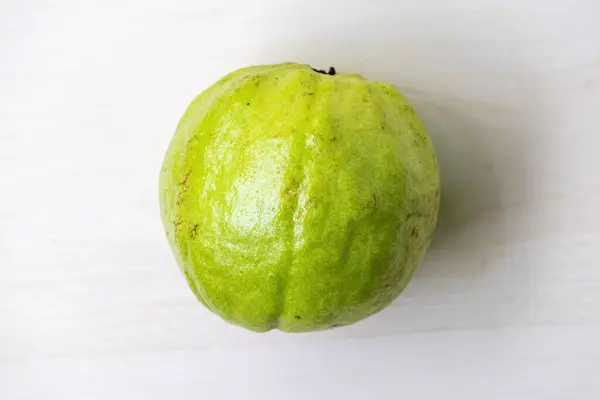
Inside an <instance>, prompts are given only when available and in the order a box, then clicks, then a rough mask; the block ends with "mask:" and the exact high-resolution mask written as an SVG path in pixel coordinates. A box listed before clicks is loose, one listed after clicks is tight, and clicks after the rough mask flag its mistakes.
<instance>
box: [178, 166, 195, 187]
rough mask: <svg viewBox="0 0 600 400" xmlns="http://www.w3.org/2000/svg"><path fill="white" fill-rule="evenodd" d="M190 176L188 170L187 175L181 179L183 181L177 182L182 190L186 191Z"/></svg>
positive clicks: (190, 172)
mask: <svg viewBox="0 0 600 400" xmlns="http://www.w3.org/2000/svg"><path fill="white" fill-rule="evenodd" d="M191 174H192V170H191V169H190V170H189V171H188V173H187V174H185V176H184V177H183V179H182V180H181V181H180V182H179V184H180V185H181V186H183V187H184V190H185V189H187V181H188V178H189V177H190V175H191Z"/></svg>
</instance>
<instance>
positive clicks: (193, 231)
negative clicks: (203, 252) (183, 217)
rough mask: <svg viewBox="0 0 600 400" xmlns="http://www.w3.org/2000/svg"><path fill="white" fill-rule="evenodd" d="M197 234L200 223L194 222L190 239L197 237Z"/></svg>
mask: <svg viewBox="0 0 600 400" xmlns="http://www.w3.org/2000/svg"><path fill="white" fill-rule="evenodd" d="M197 235H198V224H194V226H192V228H191V229H190V239H194V238H196V236H197Z"/></svg>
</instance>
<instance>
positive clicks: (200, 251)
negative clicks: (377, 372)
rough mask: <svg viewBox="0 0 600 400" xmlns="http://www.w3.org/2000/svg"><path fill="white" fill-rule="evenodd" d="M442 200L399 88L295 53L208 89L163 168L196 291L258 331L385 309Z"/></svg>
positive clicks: (167, 213)
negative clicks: (317, 65)
mask: <svg viewBox="0 0 600 400" xmlns="http://www.w3.org/2000/svg"><path fill="white" fill-rule="evenodd" d="M438 204H439V171H438V165H437V160H436V155H435V151H434V149H433V146H432V143H431V141H430V138H429V136H428V134H427V132H426V130H425V127H424V126H423V124H422V122H421V121H420V119H419V118H418V116H417V115H416V113H415V111H414V110H413V108H412V106H411V105H410V104H409V103H408V102H407V100H406V99H405V98H404V97H403V96H402V95H401V94H400V92H399V91H398V90H397V89H396V88H395V87H393V86H392V85H390V84H386V83H381V82H374V81H369V80H366V79H364V78H362V77H361V76H359V75H354V74H343V73H342V74H327V73H323V72H322V71H321V72H318V71H315V70H313V69H312V68H311V67H310V66H308V65H302V64H295V63H285V64H278V65H261V66H254V67H249V68H243V69H240V70H237V71H235V72H232V73H230V74H229V75H227V76H225V77H224V78H223V79H221V80H220V81H218V82H217V83H215V84H214V85H213V86H211V87H210V88H208V89H207V90H206V91H205V92H203V93H202V94H200V95H199V96H198V97H197V98H196V99H195V100H193V102H192V103H191V104H190V105H189V107H188V109H187V110H186V111H185V113H184V115H183V117H182V118H181V120H180V121H179V124H178V126H177V129H176V132H175V134H174V136H173V139H172V141H171V143H170V145H169V147H168V150H167V153H166V156H165V159H164V161H163V165H162V170H161V176H160V207H161V215H162V220H163V223H164V226H165V228H166V233H167V237H168V239H169V242H170V245H171V248H172V250H173V252H174V254H175V258H176V260H177V262H178V264H179V266H180V268H181V270H182V272H183V273H184V274H185V277H186V279H187V281H188V283H189V285H190V287H191V289H192V291H193V292H194V293H195V295H196V296H197V297H198V299H199V300H200V301H201V302H202V303H203V304H204V305H205V306H206V307H208V308H209V309H210V310H212V311H213V312H214V313H216V314H218V315H220V316H221V317H222V318H223V319H225V320H226V321H228V322H230V323H233V324H236V325H240V326H243V327H245V328H248V329H251V330H254V331H267V330H270V329H280V330H282V331H288V332H305V331H314V330H322V329H327V328H330V327H334V326H343V325H348V324H352V323H354V322H356V321H359V320H361V319H363V318H365V317H367V316H369V315H371V314H374V313H376V312H377V311H379V310H381V309H383V308H384V307H385V306H387V305H388V304H389V303H391V302H392V301H393V300H394V299H395V298H396V297H397V296H398V295H399V294H400V292H401V291H402V290H403V289H404V287H405V286H406V284H407V283H408V281H409V280H410V277H411V276H412V274H413V272H414V271H415V269H416V267H417V265H418V264H419V262H420V261H421V259H422V257H423V255H424V253H425V251H426V250H427V247H428V245H429V243H430V240H431V236H432V234H433V231H434V228H435V224H436V219H437V215H438Z"/></svg>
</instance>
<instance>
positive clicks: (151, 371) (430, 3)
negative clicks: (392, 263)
mask: <svg viewBox="0 0 600 400" xmlns="http://www.w3.org/2000/svg"><path fill="white" fill-rule="evenodd" d="M50 3H54V4H50ZM282 61H298V62H306V63H310V64H311V65H313V66H315V67H319V68H327V67H329V66H330V65H333V66H335V67H336V68H337V69H338V70H339V71H345V72H356V73H361V74H363V75H364V76H366V77H368V78H372V79H378V80H386V81H390V82H392V83H394V84H396V85H397V86H398V87H400V88H401V89H402V90H403V91H404V92H405V94H406V95H407V96H408V97H409V98H410V99H411V100H412V101H413V102H414V104H415V106H416V108H417V110H418V111H419V112H420V113H421V114H422V116H423V119H424V120H425V122H426V124H427V125H428V126H429V128H430V131H431V134H432V136H433V138H434V141H435V145H436V148H437V150H438V152H439V157H440V162H441V166H442V170H443V201H442V214H441V220H440V225H439V230H438V232H437V235H436V237H435V240H434V243H433V245H432V248H431V251H430V252H429V253H428V255H427V257H426V259H425V261H424V262H423V264H422V267H421V269H420V270H419V272H418V273H417V275H416V277H415V278H414V280H413V282H412V283H411V284H410V285H409V287H408V288H407V290H406V291H405V292H404V294H403V295H402V296H401V297H400V298H399V299H398V300H397V301H396V302H395V303H394V304H393V305H392V306H391V307H389V308H388V309H386V310H385V311H383V312H381V313H380V314H378V315H376V316H374V317H372V318H369V319H368V320H366V321H364V322H362V323H359V324H356V325H354V326H351V327H347V328H343V329H337V330H333V331H329V332H323V333H316V334H306V335H284V334H281V333H278V332H271V333H268V334H263V335H259V334H254V333H250V332H247V331H245V330H243V329H240V328H236V327H232V326H229V325H226V324H225V323H223V322H222V321H221V320H220V319H218V318H217V317H215V316H213V315H212V314H210V313H209V312H208V311H206V310H205V309H204V308H203V307H202V306H201V305H200V304H199V303H198V302H197V301H196V300H195V298H194V297H193V295H192V293H191V292H190V291H189V289H188V288H187V286H186V284H185V282H184V280H183V278H182V277H181V275H180V273H179V272H178V270H177V268H176V266H175V263H174V261H173V258H172V256H171V253H170V250H169V249H168V247H167V243H166V239H165V238H164V236H163V229H162V226H161V224H160V221H159V215H158V206H157V196H158V195H157V177H158V170H159V166H160V163H161V161H162V156H163V154H164V151H165V149H166V145H167V143H168V141H169V140H170V138H171V134H172V133H173V130H174V127H175V124H176V123H177V121H178V119H179V117H180V115H181V113H182V112H183V110H184V109H185V107H186V106H187V104H188V102H189V101H190V100H191V99H192V98H193V97H194V96H195V95H196V94H197V93H199V92H200V91H201V90H203V89H204V88H205V87H207V86H208V85H209V84H211V83H212V82H213V81H215V80H216V79H217V78H219V77H221V76H222V75H224V74H225V73H227V72H229V71H231V70H233V69H235V68H239V67H241V66H246V65H250V64H258V63H272V62H282ZM599 398H600V2H598V1H597V0H587V1H586V0H537V1H534V0H528V1H516V0H496V1H494V0H465V1H445V0H425V1H424V0H421V1H417V0H406V1H397V2H395V1H391V0H390V1H377V0H371V1H357V2H356V3H352V4H351V2H349V1H337V0H329V1H317V0H271V1H248V0H245V1H241V0H238V1H231V0H229V1H224V0H222V1H218V0H210V1H208V0H204V1H192V0H188V1H176V0H172V1H141V0H138V1H135V0H118V1H117V0H110V1H108V0H105V1H95V2H93V1H75V0H59V1H54V2H45V1H42V0H23V1H20V0H4V1H2V2H1V3H0V399H3V400H13V399H36V400H38V399H60V400H63V399H102V400H105V399H127V400H130V399H144V400H149V399H263V400H271V399H316V400H319V399H461V400H471V399H473V400H481V399H486V400H489V399H511V400H512V399H524V400H532V399H533V400H535V399H576V400H592V399H599Z"/></svg>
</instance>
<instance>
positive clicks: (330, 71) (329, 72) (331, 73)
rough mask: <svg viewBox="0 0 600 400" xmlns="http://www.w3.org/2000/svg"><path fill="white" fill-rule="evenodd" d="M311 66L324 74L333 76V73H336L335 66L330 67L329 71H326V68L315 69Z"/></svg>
mask: <svg viewBox="0 0 600 400" xmlns="http://www.w3.org/2000/svg"><path fill="white" fill-rule="evenodd" d="M311 68H312V70H313V71H315V72H318V73H319V74H323V75H331V76H333V75H335V74H336V72H335V68H333V67H329V71H327V72H325V70H324V69H314V68H313V67H311Z"/></svg>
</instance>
